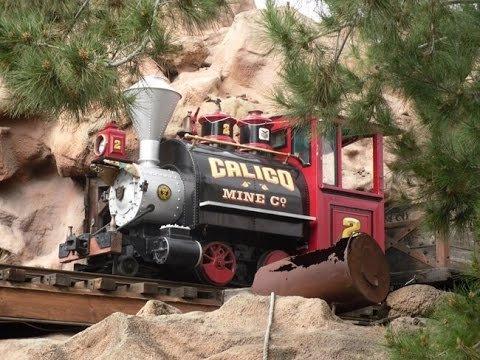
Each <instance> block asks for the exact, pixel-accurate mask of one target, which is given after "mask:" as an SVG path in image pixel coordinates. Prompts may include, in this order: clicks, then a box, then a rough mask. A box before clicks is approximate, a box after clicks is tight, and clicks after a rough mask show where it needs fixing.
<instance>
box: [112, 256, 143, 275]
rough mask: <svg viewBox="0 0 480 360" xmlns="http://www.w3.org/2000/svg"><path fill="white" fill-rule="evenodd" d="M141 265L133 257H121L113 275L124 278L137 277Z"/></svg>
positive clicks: (117, 261) (115, 265)
mask: <svg viewBox="0 0 480 360" xmlns="http://www.w3.org/2000/svg"><path fill="white" fill-rule="evenodd" d="M139 268H140V265H139V264H138V261H137V260H136V259H135V258H134V257H133V256H128V255H121V256H119V257H118V259H117V260H116V263H115V264H114V267H113V273H114V274H118V275H123V276H130V277H134V276H135V275H137V273H138V270H139Z"/></svg>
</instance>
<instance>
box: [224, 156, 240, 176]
mask: <svg viewBox="0 0 480 360" xmlns="http://www.w3.org/2000/svg"><path fill="white" fill-rule="evenodd" d="M225 168H226V169H227V176H228V177H242V171H241V170H240V166H239V165H238V163H237V162H235V161H229V160H226V161H225Z"/></svg>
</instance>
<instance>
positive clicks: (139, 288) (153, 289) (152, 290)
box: [129, 282, 158, 295]
mask: <svg viewBox="0 0 480 360" xmlns="http://www.w3.org/2000/svg"><path fill="white" fill-rule="evenodd" d="M129 290H130V291H133V292H136V293H138V294H142V295H157V294H158V284H157V283H153V282H141V283H135V284H130V286H129Z"/></svg>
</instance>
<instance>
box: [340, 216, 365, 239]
mask: <svg viewBox="0 0 480 360" xmlns="http://www.w3.org/2000/svg"><path fill="white" fill-rule="evenodd" d="M342 225H343V226H346V227H345V228H344V229H343V232H342V238H346V237H350V236H352V235H353V234H355V233H358V232H359V230H360V226H361V224H360V221H359V220H358V219H355V218H351V217H346V218H343V222H342Z"/></svg>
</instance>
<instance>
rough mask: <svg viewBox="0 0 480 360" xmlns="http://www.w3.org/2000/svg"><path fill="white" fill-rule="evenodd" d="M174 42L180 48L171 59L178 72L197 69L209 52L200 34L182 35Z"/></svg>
mask: <svg viewBox="0 0 480 360" xmlns="http://www.w3.org/2000/svg"><path fill="white" fill-rule="evenodd" d="M175 44H176V45H178V46H180V47H181V49H182V50H181V51H180V53H179V54H175V56H174V57H173V58H172V60H171V61H172V63H173V65H174V66H175V67H176V68H177V71H178V72H182V71H194V70H198V69H199V68H200V67H201V66H202V64H203V63H204V62H205V59H206V58H207V56H208V55H209V53H210V52H209V50H208V48H207V46H206V43H205V41H204V40H203V39H202V37H201V36H188V35H184V36H181V37H179V38H178V39H177V40H176V41H175Z"/></svg>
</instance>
